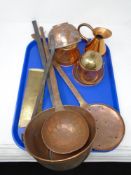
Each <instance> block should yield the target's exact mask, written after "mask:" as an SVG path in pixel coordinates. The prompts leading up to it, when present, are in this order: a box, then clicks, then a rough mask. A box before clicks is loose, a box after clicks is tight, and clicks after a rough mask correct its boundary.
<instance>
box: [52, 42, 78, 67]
mask: <svg viewBox="0 0 131 175" xmlns="http://www.w3.org/2000/svg"><path fill="white" fill-rule="evenodd" d="M79 58H80V52H79V49H78V48H77V45H76V44H74V45H71V46H67V47H63V48H60V49H56V51H55V55H54V59H55V60H56V61H57V63H59V64H61V65H64V66H69V65H72V64H74V63H75V62H76V61H77V60H78V59H79Z"/></svg>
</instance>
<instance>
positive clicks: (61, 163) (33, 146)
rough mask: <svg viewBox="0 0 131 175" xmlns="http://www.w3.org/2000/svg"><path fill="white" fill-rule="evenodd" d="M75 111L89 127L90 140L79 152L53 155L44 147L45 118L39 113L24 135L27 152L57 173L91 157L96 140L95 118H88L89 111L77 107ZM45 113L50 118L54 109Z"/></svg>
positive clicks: (67, 107)
mask: <svg viewBox="0 0 131 175" xmlns="http://www.w3.org/2000/svg"><path fill="white" fill-rule="evenodd" d="M65 108H66V109H70V110H72V109H73V108H74V106H72V107H71V106H65ZM75 110H76V111H77V112H79V113H81V114H82V115H83V117H85V119H86V120H87V122H88V125H89V133H90V134H89V139H88V141H87V143H86V144H85V145H84V147H83V148H81V149H80V150H78V151H75V152H73V153H71V154H66V155H61V154H56V153H51V151H50V150H48V149H47V147H46V146H45V145H44V143H43V140H42V137H41V128H42V126H43V122H44V121H45V118H44V117H43V115H41V114H42V113H39V114H38V115H37V116H36V117H35V118H34V119H32V120H34V121H33V122H31V123H29V125H28V126H27V128H26V131H25V135H24V143H25V147H26V150H27V151H28V152H29V153H30V154H31V155H32V156H33V157H34V158H35V159H36V160H37V161H38V162H39V163H40V164H42V165H43V166H45V167H47V168H49V169H52V170H57V171H64V170H69V169H72V168H75V167H77V166H78V165H80V164H81V163H82V162H83V161H84V160H85V159H86V157H87V156H88V155H89V153H90V151H91V149H92V144H93V141H94V139H95V134H96V127H95V121H94V118H93V117H92V116H91V115H90V113H89V115H88V117H87V111H85V110H84V109H82V108H81V107H76V106H75ZM48 111H49V110H47V111H45V113H46V118H48V117H49V116H50V115H51V113H53V112H54V108H52V109H51V110H50V111H49V112H48Z"/></svg>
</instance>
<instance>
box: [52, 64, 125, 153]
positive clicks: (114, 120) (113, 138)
mask: <svg viewBox="0 0 131 175" xmlns="http://www.w3.org/2000/svg"><path fill="white" fill-rule="evenodd" d="M54 66H55V68H56V69H57V71H58V72H59V74H60V75H61V77H62V78H63V80H64V81H65V82H66V84H67V85H68V87H69V88H70V89H71V91H72V93H73V94H74V96H75V97H76V98H77V100H78V101H79V104H80V107H82V108H83V109H85V110H87V111H90V112H91V114H92V115H93V117H94V119H95V121H96V129H97V132H96V138H95V141H94V143H93V149H95V150H100V151H109V150H112V149H114V148H115V147H116V146H117V145H119V143H120V142H121V140H122V138H123V136H124V133H125V125H124V121H123V119H122V117H121V115H120V114H119V113H118V112H117V111H115V110H114V109H113V108H111V107H109V106H107V105H104V104H93V105H89V104H87V102H86V101H85V100H84V99H83V97H82V96H81V95H80V93H79V92H78V91H77V89H76V88H75V86H74V85H73V83H72V82H71V81H70V80H69V78H68V77H67V75H66V74H65V72H64V71H63V70H62V68H61V67H60V66H59V65H58V64H57V63H56V62H55V61H54Z"/></svg>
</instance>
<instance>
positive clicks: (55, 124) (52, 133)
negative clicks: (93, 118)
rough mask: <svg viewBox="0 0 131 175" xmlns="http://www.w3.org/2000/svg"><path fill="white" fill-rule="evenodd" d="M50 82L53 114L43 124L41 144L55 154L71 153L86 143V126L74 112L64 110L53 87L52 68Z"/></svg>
mask: <svg viewBox="0 0 131 175" xmlns="http://www.w3.org/2000/svg"><path fill="white" fill-rule="evenodd" d="M50 81H51V84H52V91H53V95H54V108H55V113H54V114H53V115H52V116H50V118H49V119H48V120H46V121H45V122H44V124H43V127H42V138H43V142H44V144H45V145H46V146H47V147H48V149H50V150H51V151H53V152H55V153H59V154H66V153H71V152H74V151H76V150H78V149H80V148H81V147H83V146H84V145H85V143H86V142H87V139H88V137H89V129H88V124H87V122H86V121H85V119H84V118H83V116H82V115H81V114H79V113H76V112H75V110H73V111H69V110H65V108H64V106H63V105H62V102H61V100H60V97H59V95H58V90H57V88H56V87H55V86H54V85H55V84H57V83H56V82H57V80H56V77H55V74H54V70H53V67H51V70H50ZM56 86H57V85H56ZM78 131H79V132H78Z"/></svg>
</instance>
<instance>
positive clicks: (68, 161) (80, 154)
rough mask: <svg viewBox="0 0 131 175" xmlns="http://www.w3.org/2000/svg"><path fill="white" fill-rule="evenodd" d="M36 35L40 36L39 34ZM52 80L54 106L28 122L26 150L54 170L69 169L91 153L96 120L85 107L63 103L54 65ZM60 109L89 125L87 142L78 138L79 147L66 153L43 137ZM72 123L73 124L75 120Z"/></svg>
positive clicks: (51, 72)
mask: <svg viewBox="0 0 131 175" xmlns="http://www.w3.org/2000/svg"><path fill="white" fill-rule="evenodd" d="M36 36H37V37H38V35H36ZM44 39H45V38H44ZM39 41H40V38H39ZM41 44H42V43H41ZM38 48H39V47H38ZM48 58H50V56H49V57H48ZM42 59H44V57H42ZM47 64H48V62H47ZM45 72H46V68H45ZM50 80H51V85H52V92H53V95H54V100H53V106H54V108H51V109H48V110H46V111H43V112H40V113H38V114H37V115H36V116H35V117H34V118H33V119H32V120H31V122H30V123H29V124H28V126H27V128H26V130H25V134H24V143H25V147H26V150H27V151H28V152H29V153H30V154H31V155H32V156H33V157H34V158H35V159H36V160H37V161H38V162H40V163H41V164H42V165H44V166H45V167H47V168H50V169H53V170H67V169H71V168H74V167H76V166H78V165H79V164H80V163H81V162H82V161H83V160H84V159H85V158H86V157H87V155H88V154H89V152H90V150H91V146H92V143H93V140H94V138H95V133H96V127H95V121H94V119H93V117H92V115H91V114H90V112H88V111H85V110H84V109H82V108H80V107H76V106H63V105H62V103H61V100H60V97H59V91H58V87H57V83H56V77H55V75H54V69H53V67H52V68H51V70H50ZM59 111H61V112H63V113H64V112H65V111H66V112H69V113H70V115H71V114H72V113H74V114H76V118H77V119H78V118H79V119H80V118H82V120H83V122H82V123H83V124H82V125H83V126H84V125H85V123H86V125H87V127H85V129H86V131H87V133H86V135H85V136H84V137H85V140H86V142H85V141H84V142H85V143H84V142H83V144H81V143H80V142H81V141H80V140H77V141H78V142H79V143H80V144H78V145H77V146H78V147H77V149H76V148H75V149H74V150H72V148H71V149H69V150H68V151H67V150H66V154H65V153H64V151H62V153H63V154H58V153H54V152H52V151H51V150H49V149H48V148H47V146H46V145H45V144H44V142H43V139H42V127H43V125H44V123H45V122H46V121H48V119H50V117H52V119H53V118H54V119H55V117H54V114H57V113H58V114H59ZM74 111H75V112H74ZM70 115H69V116H70ZM61 116H62V115H61ZM69 116H65V117H66V118H67V119H68V117H69ZM71 125H72V126H73V125H74V122H73V123H72V124H71ZM82 125H81V126H82ZM67 127H68V126H67ZM87 128H88V129H89V130H88V129H87ZM81 130H83V128H81ZM56 133H57V132H56ZM83 133H85V132H83ZM74 134H77V135H79V134H80V136H81V132H74ZM56 136H57V134H56ZM71 137H72V135H71ZM79 138H80V137H79ZM71 152H72V153H71ZM53 159H54V160H53Z"/></svg>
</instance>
